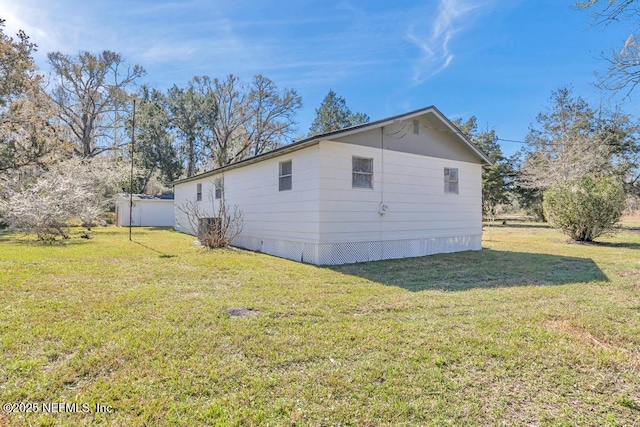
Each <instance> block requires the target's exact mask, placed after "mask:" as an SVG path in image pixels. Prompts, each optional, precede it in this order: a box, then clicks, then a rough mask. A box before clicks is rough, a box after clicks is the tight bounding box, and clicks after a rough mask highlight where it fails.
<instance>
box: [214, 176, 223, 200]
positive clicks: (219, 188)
mask: <svg viewBox="0 0 640 427" xmlns="http://www.w3.org/2000/svg"><path fill="white" fill-rule="evenodd" d="M215 189H216V195H215V197H216V200H218V199H222V178H218V179H216V181H215Z"/></svg>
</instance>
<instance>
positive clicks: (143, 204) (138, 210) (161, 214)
mask: <svg viewBox="0 0 640 427" xmlns="http://www.w3.org/2000/svg"><path fill="white" fill-rule="evenodd" d="M173 218H174V212H173V200H144V199H142V200H141V199H136V198H134V199H133V221H132V222H131V225H132V226H135V227H173V226H174V224H173ZM116 225H119V226H121V227H124V226H127V227H128V226H129V199H128V198H122V197H120V198H118V200H117V201H116Z"/></svg>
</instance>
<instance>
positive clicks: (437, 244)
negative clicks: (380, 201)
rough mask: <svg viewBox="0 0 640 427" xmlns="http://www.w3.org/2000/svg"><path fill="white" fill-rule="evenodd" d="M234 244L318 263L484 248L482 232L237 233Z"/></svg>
mask: <svg viewBox="0 0 640 427" xmlns="http://www.w3.org/2000/svg"><path fill="white" fill-rule="evenodd" d="M233 246H237V247H240V248H245V249H249V250H252V251H257V252H263V253H265V254H269V255H275V256H277V257H281V258H287V259H291V260H294V261H301V262H305V263H309V264H315V265H338V264H350V263H354V262H366V261H378V260H382V259H395V258H411V257H419V256H425V255H433V254H438V253H448V252H460V251H468V250H480V249H482V236H457V237H430V238H421V239H406V240H377V241H371V242H348V243H308V242H294V241H289V240H275V239H264V238H260V237H252V236H238V237H236V238H235V240H234V241H233Z"/></svg>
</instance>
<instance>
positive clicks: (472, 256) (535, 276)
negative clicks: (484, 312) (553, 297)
mask: <svg viewBox="0 0 640 427" xmlns="http://www.w3.org/2000/svg"><path fill="white" fill-rule="evenodd" d="M329 268H330V269H331V270H334V271H336V272H339V273H343V274H348V275H353V276H358V277H362V278H365V279H368V280H371V281H374V282H378V283H382V284H385V285H388V286H399V287H401V288H404V289H406V290H409V291H412V292H419V291H423V290H446V291H464V290H469V289H476V288H496V287H511V286H528V285H540V286H542V285H548V286H551V285H563V284H567V283H575V282H581V283H586V282H593V281H608V278H607V276H606V275H605V274H604V273H603V272H602V270H600V268H599V267H598V266H597V265H596V263H595V262H593V261H592V260H591V259H587V258H574V257H566V256H558V255H548V254H534V253H523V252H508V251H496V250H491V249H483V250H481V251H468V252H458V253H453V254H438V255H430V256H426V257H420V258H407V259H398V260H388V261H375V262H368V263H361V264H349V265H342V266H335V267H329Z"/></svg>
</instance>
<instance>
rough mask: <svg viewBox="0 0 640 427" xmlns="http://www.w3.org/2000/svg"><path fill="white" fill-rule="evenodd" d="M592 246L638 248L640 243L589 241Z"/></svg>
mask: <svg viewBox="0 0 640 427" xmlns="http://www.w3.org/2000/svg"><path fill="white" fill-rule="evenodd" d="M588 244H589V245H593V246H602V247H605V248H624V249H640V243H632V242H591V243H588Z"/></svg>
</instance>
